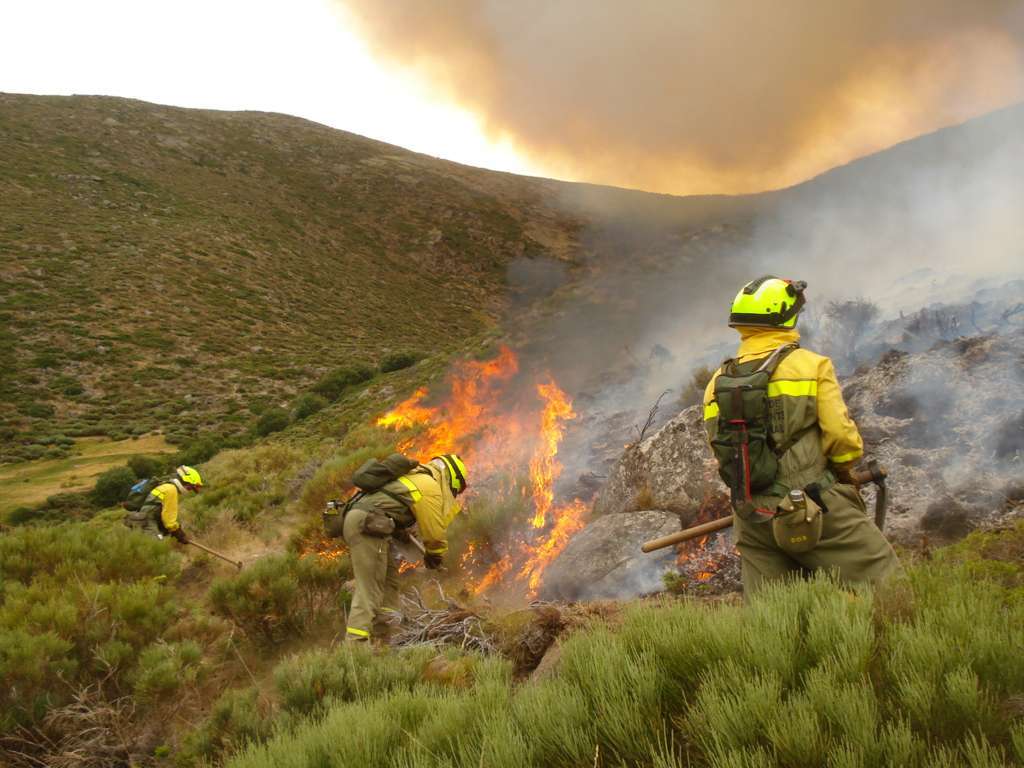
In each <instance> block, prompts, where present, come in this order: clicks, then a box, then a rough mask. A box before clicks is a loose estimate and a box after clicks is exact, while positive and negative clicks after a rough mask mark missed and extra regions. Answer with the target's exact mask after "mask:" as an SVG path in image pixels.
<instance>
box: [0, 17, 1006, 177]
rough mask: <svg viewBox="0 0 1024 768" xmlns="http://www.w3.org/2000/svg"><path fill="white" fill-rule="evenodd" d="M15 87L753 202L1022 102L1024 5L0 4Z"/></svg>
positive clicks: (0, 39)
mask: <svg viewBox="0 0 1024 768" xmlns="http://www.w3.org/2000/svg"><path fill="white" fill-rule="evenodd" d="M0 91H7V92H26V93H50V94H70V93H85V94H106V95H115V96H129V97H135V98H140V99H145V100H147V101H153V102H158V103H162V104H172V105H179V106H189V107H207V108H219V109H252V110H266V111H274V112H284V113H288V114H292V115H298V116H300V117H305V118H309V119H312V120H316V121H318V122H321V123H325V124H327V125H330V126H334V127H336V128H341V129H344V130H347V131H352V132H354V133H358V134H362V135H365V136H370V137H373V138H377V139H381V140H383V141H387V142H391V143H393V144H397V145H400V146H403V147H407V148H409V149H413V150H417V151H420V152H426V153H428V154H431V155H436V156H439V157H444V158H447V159H451V160H457V161H460V162H464V163H469V164H472V165H479V166H484V167H488V168H496V169H500V170H507V171H513V172H517V173H530V174H535V175H543V176H556V177H559V178H565V179H570V180H577V181H589V182H596V183H603V184H613V185H618V186H628V187H635V188H640V189H647V190H651V191H660V192H671V193H676V194H688V193H694V192H727V193H728V192H748V191H757V190H763V189H771V188H778V187H781V186H786V185H789V184H793V183H796V182H799V181H802V180H804V179H806V178H809V177H811V176H813V175H815V174H817V173H820V172H822V171H824V170H827V169H829V168H831V167H834V166H836V165H839V164H842V163H845V162H848V161H849V160H852V159H854V158H857V157H860V156H863V155H866V154H870V153H871V152H874V151H877V150H879V149H883V148H885V147H888V146H891V145H892V144H894V143H897V142H899V141H902V140H905V139H909V138H912V137H914V136H917V135H920V134H921V133H926V132H929V131H932V130H935V129H936V128H939V127H942V126H944V125H949V124H953V123H957V122H961V121H963V120H967V119H969V118H971V117H974V116H977V115H979V114H983V113H984V112H987V111H989V110H992V109H995V108H997V107H1000V106H1003V105H1006V104H1009V103H1013V102H1014V101H1017V100H1019V99H1021V98H1024V2H1022V1H1021V0H826V1H824V2H823V0H785V2H778V0H643V1H642V2H626V0H174V2H171V1H170V0H0Z"/></svg>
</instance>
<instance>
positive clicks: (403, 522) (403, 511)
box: [356, 463, 461, 555]
mask: <svg viewBox="0 0 1024 768" xmlns="http://www.w3.org/2000/svg"><path fill="white" fill-rule="evenodd" d="M446 472H447V469H444V468H443V467H438V466H437V465H435V464H433V463H430V464H421V465H420V466H419V468H418V469H417V470H416V471H414V472H412V473H410V474H408V475H403V476H402V477H400V478H398V479H397V480H394V481H392V482H390V483H388V484H386V485H385V486H384V487H383V488H381V489H380V490H379V491H376V492H374V493H368V494H367V495H366V496H364V497H363V498H361V499H360V500H359V501H357V502H356V506H357V507H359V508H361V509H368V510H374V511H376V512H380V513H381V514H385V515H388V516H389V517H391V518H393V519H394V521H395V522H396V523H397V524H398V525H399V526H401V527H407V526H411V525H412V524H413V523H414V522H415V523H416V524H417V525H418V526H419V532H420V536H422V537H423V546H424V548H425V549H426V550H427V552H429V553H431V554H433V555H443V554H444V553H445V552H447V551H448V533H447V531H448V526H449V525H451V522H452V520H454V519H455V516H456V515H457V514H459V510H460V509H461V506H460V504H459V503H458V502H457V501H456V500H455V497H454V496H453V495H452V489H451V485H450V484H449V483H448V478H447V476H446V474H445V473H446ZM410 510H411V514H410Z"/></svg>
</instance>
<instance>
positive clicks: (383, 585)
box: [342, 453, 467, 640]
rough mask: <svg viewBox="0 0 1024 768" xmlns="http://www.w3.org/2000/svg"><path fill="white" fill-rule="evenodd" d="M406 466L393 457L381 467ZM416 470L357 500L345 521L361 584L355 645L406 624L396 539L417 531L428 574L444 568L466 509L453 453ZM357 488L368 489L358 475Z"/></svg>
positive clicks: (459, 464)
mask: <svg viewBox="0 0 1024 768" xmlns="http://www.w3.org/2000/svg"><path fill="white" fill-rule="evenodd" d="M403 461H407V460H406V459H405V457H403V456H401V455H399V454H394V455H392V456H389V457H388V458H387V459H384V461H383V462H380V463H378V464H384V465H387V466H388V467H394V466H401V465H402V464H401V463H402V462H403ZM365 466H366V465H364V467H365ZM411 466H412V467H414V468H412V469H410V470H409V471H407V472H405V474H402V475H401V476H399V477H398V478H397V479H396V480H393V481H391V482H388V483H386V484H384V485H382V486H380V487H379V488H378V489H377V490H376V491H373V492H369V493H367V494H366V495H363V496H362V497H361V498H358V499H357V500H356V501H355V503H354V504H353V505H352V508H351V509H349V510H348V512H347V513H345V516H344V520H343V521H342V531H343V536H344V539H345V542H346V543H347V544H348V546H349V556H350V557H351V560H352V570H353V572H354V574H355V580H356V590H355V594H354V595H353V597H352V608H351V610H350V611H349V616H348V627H347V630H346V631H347V635H348V637H349V639H351V640H367V639H369V638H370V636H371V635H375V636H386V635H387V633H388V631H389V630H390V628H391V627H392V626H393V625H394V624H395V623H396V622H397V621H399V620H400V619H401V615H400V614H399V613H398V605H397V602H398V564H397V562H396V559H395V557H394V556H393V554H394V553H393V552H392V545H393V539H395V538H407V536H408V533H409V532H410V530H411V529H412V528H413V526H416V528H417V529H418V533H419V536H420V538H421V540H422V544H423V548H424V550H425V551H424V553H423V560H424V563H425V564H426V566H427V568H431V569H436V568H440V567H441V566H442V564H443V563H444V555H445V553H446V552H447V551H448V539H447V529H448V526H449V525H450V524H451V522H452V520H454V519H455V516H456V515H457V514H458V513H459V511H460V509H461V505H460V504H459V502H458V501H457V498H458V497H459V496H460V495H461V494H462V493H463V492H464V491H465V490H466V476H467V475H466V465H465V464H464V463H463V461H462V459H460V458H459V457H458V456H457V455H456V454H454V453H449V454H445V455H443V456H437V457H435V458H433V459H431V460H430V461H429V462H428V463H427V464H420V465H418V466H417V465H416V464H415V462H413V463H412V464H411ZM394 474H397V472H395V473H394ZM394 474H392V476H394ZM353 482H354V483H355V484H356V485H357V486H360V487H364V483H363V482H361V481H360V477H359V473H358V472H357V473H356V476H354V477H353Z"/></svg>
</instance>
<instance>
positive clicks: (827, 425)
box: [704, 276, 898, 595]
mask: <svg viewBox="0 0 1024 768" xmlns="http://www.w3.org/2000/svg"><path fill="white" fill-rule="evenodd" d="M806 287H807V285H806V283H804V282H801V281H796V282H794V281H792V280H783V279H780V278H777V277H772V276H766V277H761V278H758V279H757V280H754V281H752V282H750V283H748V284H747V285H745V286H744V287H743V289H742V290H741V291H740V292H739V293H738V294H737V295H736V299H735V301H734V302H733V305H732V313H731V314H730V316H729V325H730V326H732V327H733V328H735V329H736V330H737V331H738V332H739V334H740V339H741V341H740V346H739V350H738V352H737V354H736V357H735V358H732V359H730V360H727V361H726V362H725V363H723V365H722V367H721V368H720V369H719V370H718V371H716V372H715V374H714V376H713V377H712V379H711V381H710V383H709V384H708V386H707V390H706V391H705V393H704V426H705V428H706V430H707V433H708V437H709V439H710V441H711V447H712V449H713V450H714V453H715V458H716V459H717V460H718V464H719V473H720V474H721V476H722V479H723V480H724V481H725V483H726V485H728V486H729V488H730V491H731V494H732V505H733V509H734V510H735V513H736V515H735V526H736V546H737V548H738V549H739V552H740V558H741V567H742V573H743V589H744V592H745V593H746V594H747V595H750V594H752V593H754V592H755V591H756V590H757V589H758V588H759V587H760V586H762V585H763V584H764V583H766V582H768V581H771V580H775V579H780V578H783V577H785V576H787V575H790V574H794V573H805V572H808V571H814V570H818V569H825V570H832V571H836V572H837V573H838V576H839V578H840V579H841V580H842V581H844V582H847V583H857V582H877V581H879V580H880V579H882V578H884V577H885V576H886V575H887V574H889V573H890V572H892V571H893V570H894V569H895V568H896V567H898V560H897V558H896V554H895V552H894V551H893V549H892V547H891V546H890V545H889V543H888V542H887V541H886V539H885V537H884V536H883V535H882V532H881V531H879V530H878V528H877V527H876V526H875V524H874V522H873V521H872V520H871V518H870V517H869V516H868V514H867V510H866V508H865V506H864V501H863V500H862V499H861V496H860V492H859V491H858V488H857V487H856V485H854V483H853V480H852V478H851V476H850V472H851V470H852V469H853V468H854V466H855V465H856V464H857V462H858V461H859V460H860V458H861V456H862V455H863V451H864V445H863V441H862V440H861V436H860V433H859V432H858V431H857V426H856V424H854V422H853V420H852V419H851V418H850V416H849V413H848V412H847V409H846V405H845V403H844V402H843V396H842V391H841V390H840V388H839V383H838V381H837V380H836V374H835V370H834V368H833V366H832V361H831V360H829V359H828V358H827V357H823V356H821V355H818V354H815V353H814V352H811V351H809V350H806V349H801V348H800V345H799V341H800V334H799V332H798V331H797V330H796V321H797V316H798V315H799V314H800V311H801V309H802V308H803V306H804V301H805V300H804V289H805V288H806Z"/></svg>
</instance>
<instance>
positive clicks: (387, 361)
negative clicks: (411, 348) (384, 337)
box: [380, 352, 421, 373]
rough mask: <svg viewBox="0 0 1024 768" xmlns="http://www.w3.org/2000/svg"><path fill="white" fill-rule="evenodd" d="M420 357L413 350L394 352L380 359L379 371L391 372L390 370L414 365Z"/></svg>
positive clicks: (398, 369)
mask: <svg viewBox="0 0 1024 768" xmlns="http://www.w3.org/2000/svg"><path fill="white" fill-rule="evenodd" d="M420 359H421V356H420V355H417V354H416V353H414V352H394V353H392V354H390V355H387V356H386V357H385V358H384V359H383V360H381V361H380V372H381V373H391V372H392V371H400V370H402V369H403V368H409V367H410V366H413V365H416V363H418V362H419V361H420Z"/></svg>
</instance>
